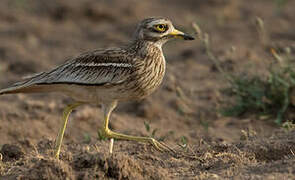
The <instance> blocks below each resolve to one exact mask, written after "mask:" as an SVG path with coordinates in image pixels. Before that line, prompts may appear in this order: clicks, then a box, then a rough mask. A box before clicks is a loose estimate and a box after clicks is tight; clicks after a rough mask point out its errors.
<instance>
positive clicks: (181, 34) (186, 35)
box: [169, 29, 195, 40]
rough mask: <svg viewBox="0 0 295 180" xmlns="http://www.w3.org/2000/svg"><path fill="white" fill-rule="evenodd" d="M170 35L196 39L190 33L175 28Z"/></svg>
mask: <svg viewBox="0 0 295 180" xmlns="http://www.w3.org/2000/svg"><path fill="white" fill-rule="evenodd" d="M169 35H170V36H172V37H175V38H181V39H184V40H194V39H195V38H194V37H192V36H190V35H188V34H185V33H183V32H181V31H178V30H177V29H174V30H173V31H172V32H171V33H169Z"/></svg>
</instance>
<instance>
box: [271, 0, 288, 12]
mask: <svg viewBox="0 0 295 180" xmlns="http://www.w3.org/2000/svg"><path fill="white" fill-rule="evenodd" d="M288 1H289V0H273V2H274V3H275V5H276V8H277V11H278V12H280V11H281V10H282V8H283V7H284V6H285V5H286V4H287V2H288Z"/></svg>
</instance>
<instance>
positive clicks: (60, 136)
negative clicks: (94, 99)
mask: <svg viewBox="0 0 295 180" xmlns="http://www.w3.org/2000/svg"><path fill="white" fill-rule="evenodd" d="M81 104H82V103H74V104H70V105H68V106H67V107H66V108H65V109H64V111H63V116H62V126H61V127H60V130H59V132H58V135H57V137H56V140H55V147H54V148H55V151H54V156H55V158H57V159H58V158H59V153H60V147H61V143H62V140H63V137H64V133H65V130H66V126H67V123H68V119H69V115H70V113H71V112H72V110H73V109H75V108H76V107H78V106H79V105H81Z"/></svg>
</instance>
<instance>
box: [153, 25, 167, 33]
mask: <svg viewBox="0 0 295 180" xmlns="http://www.w3.org/2000/svg"><path fill="white" fill-rule="evenodd" d="M154 28H155V30H157V31H159V32H164V31H166V30H167V25H165V24H157V25H155V26H154Z"/></svg>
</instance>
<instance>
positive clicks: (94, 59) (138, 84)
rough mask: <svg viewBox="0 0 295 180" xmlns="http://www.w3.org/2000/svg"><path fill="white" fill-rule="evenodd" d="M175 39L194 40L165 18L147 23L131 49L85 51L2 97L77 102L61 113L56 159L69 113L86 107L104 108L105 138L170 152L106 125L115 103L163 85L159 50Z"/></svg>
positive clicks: (142, 22)
mask: <svg viewBox="0 0 295 180" xmlns="http://www.w3.org/2000/svg"><path fill="white" fill-rule="evenodd" d="M176 37H180V38H182V39H185V40H193V38H192V37H191V36H189V35H186V34H184V33H183V32H180V31H178V30H176V29H175V28H174V27H173V25H172V23H171V21H169V20H168V19H164V18H148V19H145V20H143V21H141V23H140V24H139V25H138V27H137V29H136V32H135V35H134V38H133V41H132V42H131V43H130V44H129V45H127V46H124V47H121V48H109V49H99V50H95V51H91V52H86V53H84V54H81V55H80V56H78V57H75V58H73V59H71V60H68V61H67V62H65V63H64V64H62V65H61V66H58V67H56V68H54V69H53V70H51V71H48V72H42V73H39V74H36V75H33V76H31V77H28V78H26V79H25V80H23V81H21V82H18V83H16V84H14V85H13V86H11V87H9V88H7V89H3V90H0V95H1V94H13V93H35V92H59V93H63V94H66V95H68V96H70V97H71V98H73V99H74V100H75V102H74V103H73V104H71V105H69V106H67V107H66V108H65V110H64V113H63V124H62V127H61V129H60V131H59V134H58V136H57V139H56V146H55V156H56V157H57V158H58V157H59V152H60V147H61V143H62V139H63V135H64V131H65V128H66V124H67V120H68V116H69V114H70V112H71V111H72V110H73V109H74V108H75V107H77V106H79V105H81V104H85V103H93V104H102V107H103V111H104V129H103V130H104V131H103V132H104V135H105V136H106V137H109V138H116V139H124V140H135V141H139V142H149V143H151V144H152V145H153V146H154V147H155V148H156V149H157V150H160V151H163V150H168V151H173V150H172V149H171V148H169V147H168V146H166V145H165V144H163V143H160V142H158V141H156V140H155V139H153V138H150V137H136V136H128V135H124V134H120V133H115V132H113V131H111V130H110V129H109V128H108V122H109V116H110V114H111V112H112V110H113V109H114V108H115V107H116V105H117V103H118V102H120V101H126V100H133V99H141V98H144V97H146V96H148V95H149V94H151V93H152V92H153V91H154V90H155V89H156V88H157V87H158V86H159V85H160V84H161V82H162V79H163V77H164V74H165V64H166V63H165V58H164V56H163V52H162V45H163V44H164V43H165V42H167V41H168V40H169V39H173V38H176Z"/></svg>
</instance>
